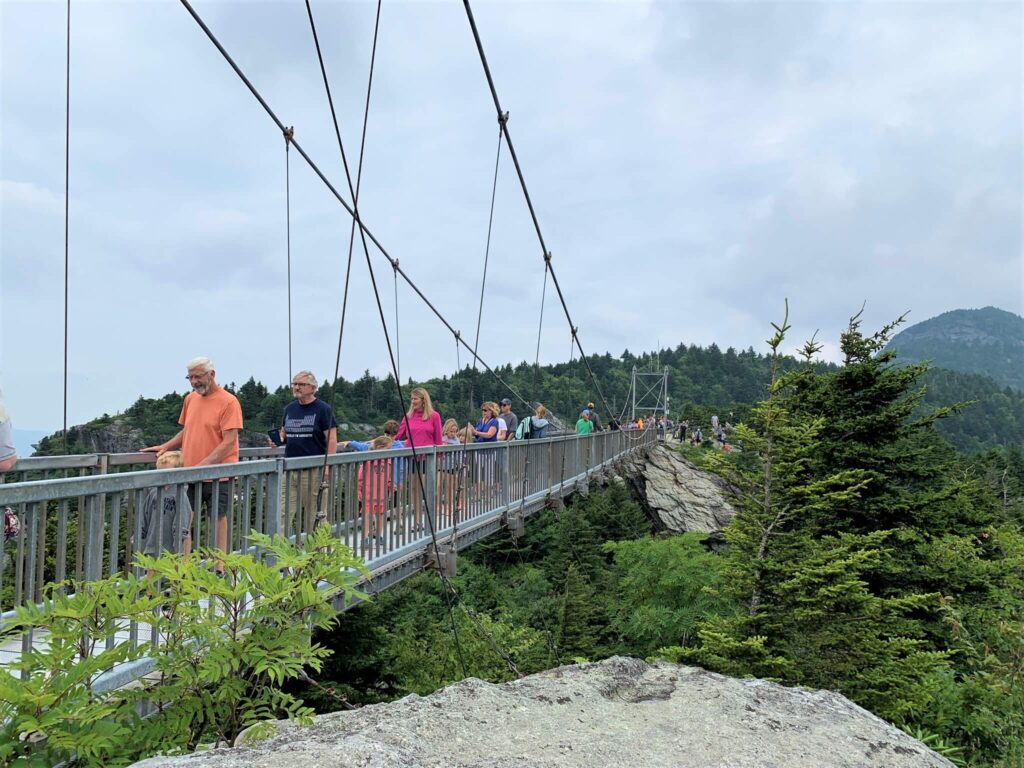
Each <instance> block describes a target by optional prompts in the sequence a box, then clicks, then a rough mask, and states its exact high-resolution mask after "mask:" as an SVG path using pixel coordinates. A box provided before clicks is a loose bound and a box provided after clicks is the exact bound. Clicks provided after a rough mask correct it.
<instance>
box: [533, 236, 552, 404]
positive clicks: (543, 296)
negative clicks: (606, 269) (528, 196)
mask: <svg viewBox="0 0 1024 768" xmlns="http://www.w3.org/2000/svg"><path fill="white" fill-rule="evenodd" d="M550 264H551V253H550V252H549V253H545V254H544V286H543V287H542V288H541V290H540V321H539V322H538V323H537V354H536V355H535V356H534V358H533V391H534V398H539V395H538V394H537V379H538V378H539V377H540V335H541V331H543V330H544V302H545V301H546V300H547V295H548V268H549V265H550Z"/></svg>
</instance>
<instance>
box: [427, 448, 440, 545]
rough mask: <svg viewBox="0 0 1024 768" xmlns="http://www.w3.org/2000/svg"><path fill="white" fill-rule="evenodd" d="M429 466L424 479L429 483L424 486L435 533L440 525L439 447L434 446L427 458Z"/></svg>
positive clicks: (428, 512)
mask: <svg viewBox="0 0 1024 768" xmlns="http://www.w3.org/2000/svg"><path fill="white" fill-rule="evenodd" d="M426 464H427V470H426V471H427V476H426V478H424V479H425V480H426V481H427V482H426V485H425V486H424V490H425V491H426V497H427V509H426V513H427V515H428V517H429V518H430V519H429V521H428V522H429V524H430V526H431V527H433V528H434V530H435V532H436V529H437V525H438V522H437V521H438V515H437V446H436V445H435V446H432V447H431V448H430V452H429V453H428V454H427V456H426Z"/></svg>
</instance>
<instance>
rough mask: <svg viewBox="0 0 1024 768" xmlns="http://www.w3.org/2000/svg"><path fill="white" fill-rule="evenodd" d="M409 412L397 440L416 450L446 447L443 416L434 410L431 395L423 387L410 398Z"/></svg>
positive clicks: (400, 427) (399, 430) (415, 390)
mask: <svg viewBox="0 0 1024 768" xmlns="http://www.w3.org/2000/svg"><path fill="white" fill-rule="evenodd" d="M410 401H411V402H410V405H409V412H408V413H407V414H405V418H403V419H402V424H401V426H399V428H398V434H397V435H395V439H396V440H402V441H405V443H406V445H413V446H415V447H416V448H429V447H430V446H432V445H444V437H443V435H442V434H441V414H439V413H438V412H437V411H435V410H434V406H433V405H432V404H431V402H430V394H429V393H428V392H427V390H425V389H424V388H423V387H416V389H414V390H413V391H412V395H411V396H410Z"/></svg>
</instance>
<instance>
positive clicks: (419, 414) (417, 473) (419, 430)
mask: <svg viewBox="0 0 1024 768" xmlns="http://www.w3.org/2000/svg"><path fill="white" fill-rule="evenodd" d="M409 399H410V403H409V412H408V413H407V414H405V416H404V417H403V418H402V424H401V426H400V427H399V428H398V434H397V435H395V439H396V440H404V441H406V443H405V444H406V445H411V446H413V447H415V448H429V447H430V446H433V445H444V435H443V433H442V431H441V414H439V413H438V412H437V411H435V410H434V406H433V404H432V403H431V402H430V393H429V392H427V390H425V389H424V388H423V387H416V389H414V390H413V391H412V394H411V395H410V397H409ZM399 461H401V459H399ZM423 470H424V468H423V465H422V464H419V462H417V466H416V467H415V468H414V471H413V473H412V483H411V485H412V487H411V488H410V492H411V493H412V509H413V516H414V524H415V531H416V532H420V531H422V530H423V522H422V519H421V517H420V505H421V504H422V503H423ZM435 519H436V518H435Z"/></svg>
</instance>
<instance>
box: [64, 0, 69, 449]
mask: <svg viewBox="0 0 1024 768" xmlns="http://www.w3.org/2000/svg"><path fill="white" fill-rule="evenodd" d="M70 200H71V0H68V2H67V46H66V50H65V57H64V427H63V436H64V453H65V454H67V452H68V294H69V285H70V272H71V270H70V264H71V262H70V257H69V253H70V252H69V249H68V232H69V227H68V222H69V218H70V216H69V211H70Z"/></svg>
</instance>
